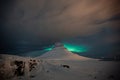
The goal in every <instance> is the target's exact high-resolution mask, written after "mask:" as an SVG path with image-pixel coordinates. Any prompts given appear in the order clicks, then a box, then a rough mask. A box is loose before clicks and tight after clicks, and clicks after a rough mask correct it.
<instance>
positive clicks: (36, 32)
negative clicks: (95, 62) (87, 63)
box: [0, 0, 120, 58]
mask: <svg viewBox="0 0 120 80" xmlns="http://www.w3.org/2000/svg"><path fill="white" fill-rule="evenodd" d="M119 5H120V0H1V1H0V54H16V55H23V56H25V55H27V56H36V55H41V54H43V53H45V52H46V51H50V50H51V49H52V48H53V46H54V44H55V43H56V42H61V43H63V45H64V46H65V47H66V48H67V49H68V50H69V51H72V52H74V53H77V54H80V55H83V56H88V57H95V58H100V57H104V56H107V57H108V56H113V55H116V54H117V55H118V54H119V53H120V51H119V50H120V38H119V34H120V6H119Z"/></svg>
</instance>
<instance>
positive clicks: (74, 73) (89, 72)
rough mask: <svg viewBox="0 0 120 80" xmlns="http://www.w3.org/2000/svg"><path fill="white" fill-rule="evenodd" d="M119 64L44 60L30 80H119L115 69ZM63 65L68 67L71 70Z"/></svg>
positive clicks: (32, 73) (92, 61) (93, 61)
mask: <svg viewBox="0 0 120 80" xmlns="http://www.w3.org/2000/svg"><path fill="white" fill-rule="evenodd" d="M118 64H119V63H118V62H112V61H95V60H86V61H71V60H49V61H48V60H44V61H42V63H41V64H39V65H38V67H37V68H36V70H34V71H33V72H31V74H30V76H31V77H30V80H117V78H118V76H120V75H119V74H118V73H115V72H118V71H115V69H114V68H115V67H116V66H118ZM62 65H68V66H69V68H66V67H63V66H62ZM113 69H114V70H113ZM113 71H114V72H113Z"/></svg>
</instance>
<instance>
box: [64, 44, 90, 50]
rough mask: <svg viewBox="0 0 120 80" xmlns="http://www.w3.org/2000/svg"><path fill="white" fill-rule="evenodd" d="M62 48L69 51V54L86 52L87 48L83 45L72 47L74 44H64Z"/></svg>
mask: <svg viewBox="0 0 120 80" xmlns="http://www.w3.org/2000/svg"><path fill="white" fill-rule="evenodd" d="M64 47H65V48H67V50H68V51H71V52H86V51H88V49H87V47H86V46H83V45H74V44H68V43H64Z"/></svg>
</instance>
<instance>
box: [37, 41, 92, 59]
mask: <svg viewBox="0 0 120 80" xmlns="http://www.w3.org/2000/svg"><path fill="white" fill-rule="evenodd" d="M38 58H42V59H57V60H86V59H90V58H86V57H82V56H79V55H78V54H74V53H72V52H70V51H68V50H67V49H66V48H65V47H64V45H63V44H62V43H55V47H54V48H53V49H52V50H51V51H49V52H46V53H45V54H43V55H41V56H40V57H38Z"/></svg>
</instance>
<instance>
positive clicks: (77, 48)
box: [44, 43, 88, 53]
mask: <svg viewBox="0 0 120 80" xmlns="http://www.w3.org/2000/svg"><path fill="white" fill-rule="evenodd" d="M63 45H64V47H65V48H66V49H67V50H68V51H71V52H77V53H80V52H87V51H88V47H86V46H84V45H75V44H69V43H63ZM53 48H54V46H51V47H47V48H45V49H44V50H45V51H51V50H52V49H53Z"/></svg>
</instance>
